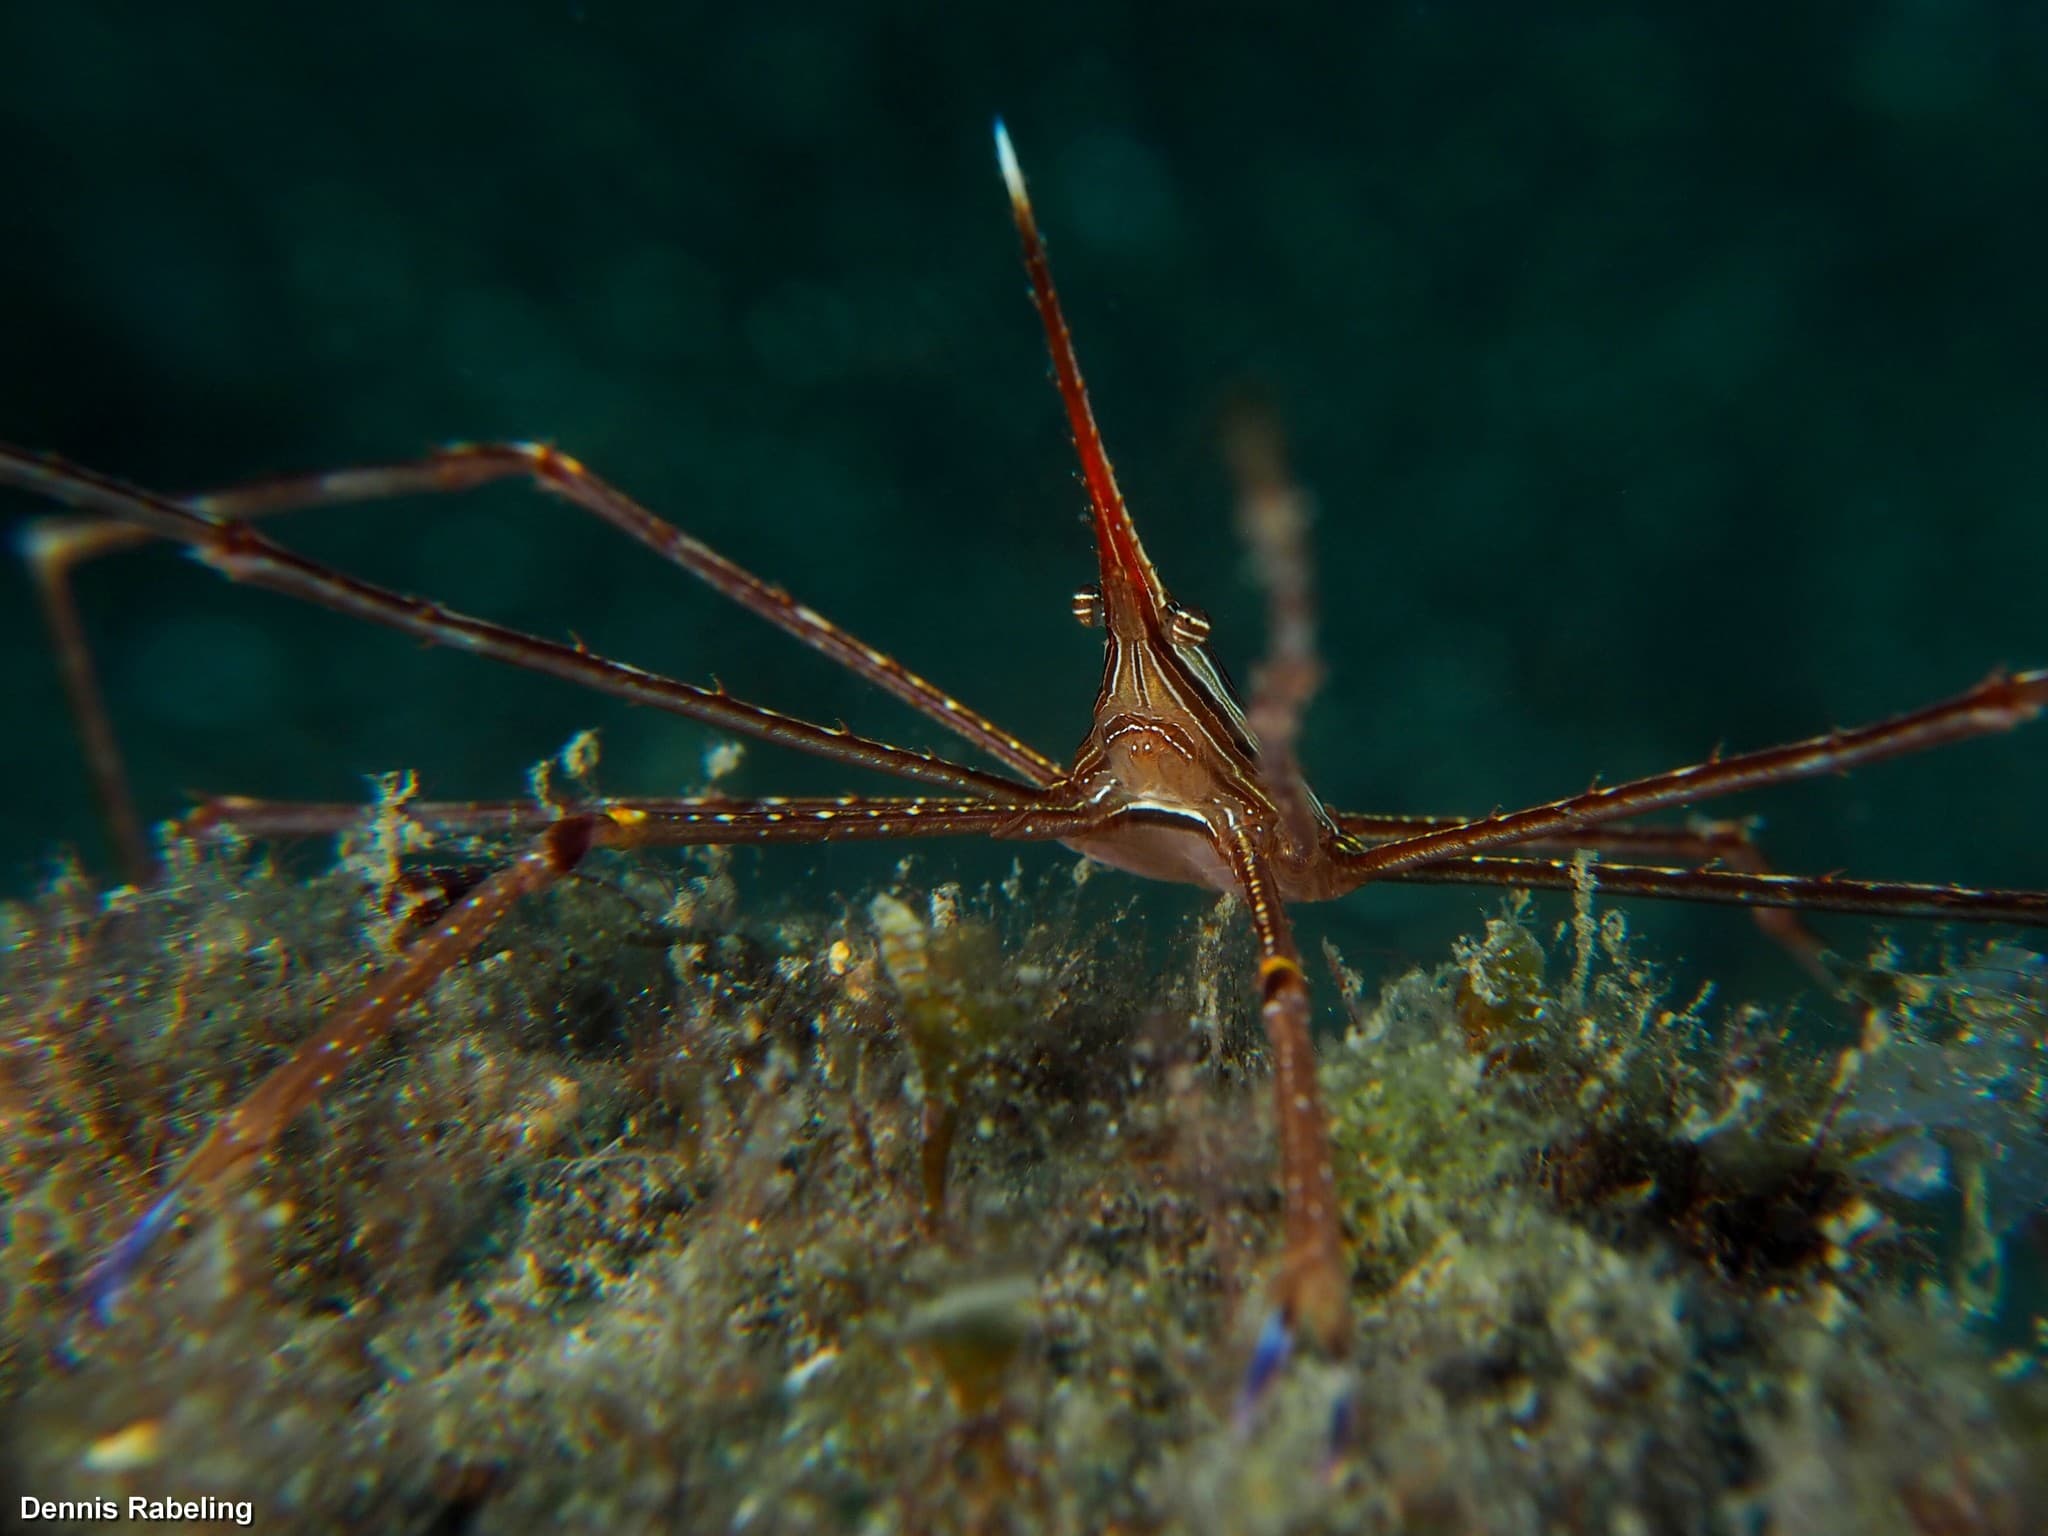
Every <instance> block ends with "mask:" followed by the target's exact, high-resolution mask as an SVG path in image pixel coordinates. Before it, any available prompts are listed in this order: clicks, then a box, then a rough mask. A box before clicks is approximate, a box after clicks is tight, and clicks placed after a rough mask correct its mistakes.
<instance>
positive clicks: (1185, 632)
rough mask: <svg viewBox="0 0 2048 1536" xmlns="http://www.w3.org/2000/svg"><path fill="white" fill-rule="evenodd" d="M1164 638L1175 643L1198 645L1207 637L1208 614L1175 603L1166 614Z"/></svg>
mask: <svg viewBox="0 0 2048 1536" xmlns="http://www.w3.org/2000/svg"><path fill="white" fill-rule="evenodd" d="M1166 638H1167V639H1169V640H1171V641H1172V642H1173V643H1174V644H1175V645H1200V644H1201V643H1202V642H1203V641H1204V640H1206V639H1208V638H1209V615H1207V614H1206V613H1203V612H1201V611H1200V610H1199V609H1195V608H1183V607H1181V606H1180V605H1179V604H1178V603H1176V604H1175V605H1174V606H1173V609H1172V611H1171V612H1170V613H1168V614H1167V616H1166Z"/></svg>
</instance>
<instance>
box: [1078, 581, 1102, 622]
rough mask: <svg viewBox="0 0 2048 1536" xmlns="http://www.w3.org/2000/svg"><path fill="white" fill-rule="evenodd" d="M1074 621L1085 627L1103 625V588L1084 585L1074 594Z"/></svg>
mask: <svg viewBox="0 0 2048 1536" xmlns="http://www.w3.org/2000/svg"><path fill="white" fill-rule="evenodd" d="M1074 622H1075V623H1077V624H1079V625H1080V626H1081V627H1082V628H1083V629H1100V628H1101V627H1102V589H1101V588H1100V587H1083V588H1082V589H1081V590H1080V591H1078V592H1076V593H1075V594H1074Z"/></svg>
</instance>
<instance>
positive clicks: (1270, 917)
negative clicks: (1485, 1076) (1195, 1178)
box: [1218, 826, 1351, 1390]
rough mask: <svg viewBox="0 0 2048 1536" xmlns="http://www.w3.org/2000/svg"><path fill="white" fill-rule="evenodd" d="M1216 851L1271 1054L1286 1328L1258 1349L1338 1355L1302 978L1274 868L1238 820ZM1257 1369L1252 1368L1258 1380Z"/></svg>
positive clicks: (1329, 1212) (1323, 1149)
mask: <svg viewBox="0 0 2048 1536" xmlns="http://www.w3.org/2000/svg"><path fill="white" fill-rule="evenodd" d="M1218 851H1219V852H1220V853H1222V854H1223V856H1224V857H1225V858H1226V859H1228V860H1229V862H1230V865H1231V868H1232V869H1233V871H1234V872H1235V873H1236V875H1237V881H1238V891H1239V894H1240V895H1241V896H1242V897H1243V898H1244V902H1245V905H1246V907H1247V908H1248V909H1249V910H1250V912H1251V919H1252V931H1253V933H1254V934H1256V935H1257V937H1258V942H1259V971H1258V981H1259V1018H1260V1021H1261V1022H1262V1023H1263V1024H1264V1025H1265V1028H1266V1041H1267V1044H1268V1046H1269V1048H1270V1049H1271V1051H1272V1053H1273V1094H1274V1100H1275V1107H1276V1115H1275V1124H1276V1125H1277V1127H1278V1135H1279V1138H1280V1186H1281V1194H1282V1198H1283V1201H1284V1207H1285V1223H1286V1233H1287V1251H1286V1255H1285V1257H1284V1258H1283V1260H1282V1262H1281V1266H1280V1273H1279V1275H1278V1277H1277V1278H1276V1280H1275V1283H1274V1302H1275V1305H1276V1309H1277V1327H1278V1328H1279V1329H1281V1330H1283V1333H1281V1334H1279V1335H1276V1334H1275V1333H1274V1330H1273V1329H1271V1328H1269V1329H1268V1335H1269V1342H1268V1343H1266V1344H1264V1345H1262V1346H1261V1354H1262V1356H1263V1355H1265V1354H1268V1353H1270V1352H1272V1351H1273V1350H1274V1349H1275V1348H1276V1347H1277V1345H1276V1344H1275V1343H1274V1342H1272V1341H1273V1340H1275V1339H1277V1338H1279V1337H1285V1336H1290V1335H1292V1336H1306V1337H1307V1338H1308V1339H1310V1340H1311V1341H1312V1342H1313V1343H1314V1344H1315V1345H1316V1346H1317V1347H1318V1348H1320V1349H1321V1350H1323V1351H1324V1352H1325V1353H1326V1354H1330V1355H1342V1354H1344V1353H1346V1352H1347V1350H1348V1349H1349V1346H1350V1342H1351V1271H1350V1265H1349V1263H1348V1262H1347V1261H1346V1259H1345V1257H1344V1238H1343V1232H1342V1228H1341V1226H1340V1224H1339V1222H1338V1218H1337V1197H1336V1178H1335V1175H1334V1173H1333V1172H1332V1169H1331V1163H1330V1128H1329V1121H1328V1117H1327V1116H1326V1115H1325V1114H1324V1112H1323V1098H1322V1092H1321V1090H1320V1089H1319V1088H1318V1086H1317V1083H1316V1051H1315V1042H1314V1041H1313V1040H1312V1039H1311V1038H1310V1036H1309V991H1308V979H1307V978H1306V977H1305V976H1304V975H1303V974H1302V970H1301V955H1300V951H1299V950H1298V949H1297V948H1296V946H1295V942H1294V928H1293V925H1292V924H1291V923H1290V922H1289V921H1288V918H1287V909H1286V907H1285V906H1284V905H1282V903H1281V900H1280V892H1279V887H1278V884H1277V882H1276V881H1275V880H1274V878H1273V871H1272V867H1271V865H1270V864H1269V863H1268V862H1267V861H1266V859H1265V857H1264V855H1263V854H1261V853H1260V851H1259V849H1258V847H1257V845H1256V844H1255V842H1254V840H1253V839H1252V837H1251V835H1250V834H1249V832H1248V831H1246V830H1245V829H1244V828H1243V827H1242V826H1231V827H1229V828H1226V829H1225V830H1224V832H1223V833H1222V834H1221V835H1220V836H1219V838H1218ZM1275 1365H1276V1366H1277V1361H1276V1362H1275ZM1259 1369H1260V1368H1259V1367H1258V1366H1257V1365H1256V1364H1255V1366H1254V1372H1253V1373H1254V1377H1255V1378H1256V1376H1257V1375H1258V1374H1259ZM1258 1385H1259V1383H1258V1382H1257V1381H1256V1380H1254V1381H1253V1382H1252V1383H1250V1384H1249V1386H1250V1388H1251V1389H1252V1390H1256V1389H1257V1387H1258Z"/></svg>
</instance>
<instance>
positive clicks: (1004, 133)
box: [996, 117, 1028, 208]
mask: <svg viewBox="0 0 2048 1536" xmlns="http://www.w3.org/2000/svg"><path fill="white" fill-rule="evenodd" d="M996 163H997V164H998V165H1000V166H1001V167H1002V168H1003V185H1004V186H1006V187H1008V188H1009V189H1010V201H1011V202H1013V203H1015V204H1016V205H1017V206H1018V207H1019V208H1022V207H1025V206H1026V204H1027V201H1028V200H1027V199H1026V198H1025V196H1024V173H1023V171H1021V170H1020V169H1018V167H1017V151H1016V149H1015V148H1013V147H1012V146H1011V144H1010V130H1009V129H1008V128H1005V127H1004V126H1003V120H1002V119H1001V118H1000V117H999V118H997V119H996Z"/></svg>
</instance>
